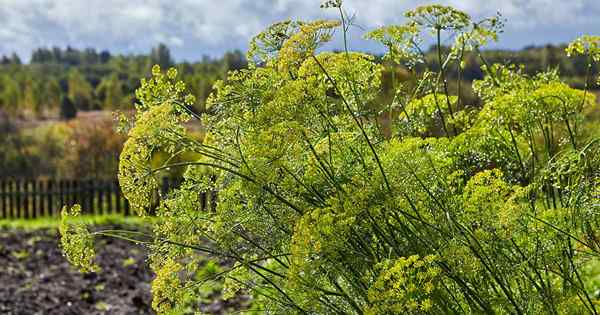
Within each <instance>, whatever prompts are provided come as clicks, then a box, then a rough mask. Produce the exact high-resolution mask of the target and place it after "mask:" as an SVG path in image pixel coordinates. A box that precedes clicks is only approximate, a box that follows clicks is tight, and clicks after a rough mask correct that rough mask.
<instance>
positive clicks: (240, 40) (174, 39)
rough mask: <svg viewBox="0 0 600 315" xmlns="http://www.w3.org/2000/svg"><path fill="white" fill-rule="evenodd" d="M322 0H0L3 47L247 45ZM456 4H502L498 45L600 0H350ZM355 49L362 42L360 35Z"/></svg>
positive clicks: (596, 6) (557, 29)
mask: <svg viewBox="0 0 600 315" xmlns="http://www.w3.org/2000/svg"><path fill="white" fill-rule="evenodd" d="M319 3H320V1H319V0H179V1H173V0H170V1H169V0H0V43H2V44H1V45H0V54H8V53H10V52H12V51H16V52H17V53H19V54H20V55H22V56H28V55H29V53H30V52H31V50H32V49H34V48H36V47H40V46H66V45H72V46H75V47H96V48H99V49H110V50H111V51H116V52H124V53H128V52H147V51H149V49H150V47H152V46H155V45H156V44H157V43H158V42H165V43H166V44H168V45H169V46H170V47H171V48H172V50H173V52H174V54H175V55H176V56H177V57H179V58H187V59H197V58H199V57H200V56H201V55H203V54H211V55H217V54H220V53H222V52H223V51H225V50H229V49H235V48H242V49H243V48H245V47H246V44H247V42H248V40H249V39H250V38H251V37H252V36H253V35H254V34H256V33H258V32H259V31H260V30H262V29H263V28H264V27H266V26H268V25H269V24H270V23H272V22H274V21H278V20H282V19H286V18H299V19H314V18H323V17H332V16H335V12H334V11H332V10H329V11H324V10H321V9H319ZM429 3H440V4H448V5H453V6H455V7H457V8H459V9H462V10H465V11H466V12H468V13H469V14H471V15H472V16H474V17H483V16H489V15H493V14H495V13H496V12H497V11H500V12H501V13H502V14H503V16H504V17H505V18H506V19H507V20H508V23H507V28H506V33H505V34H504V35H503V38H502V42H501V44H500V46H503V47H510V48H519V47H521V46H523V45H526V44H544V43H546V42H564V41H568V40H570V39H572V38H573V37H575V36H578V35H580V34H582V33H586V32H593V31H594V30H597V29H600V20H598V19H597V18H596V17H597V16H598V15H599V14H600V1H598V0H570V1H561V0H488V1H481V0H441V1H431V0H406V1H400V0H346V1H345V6H346V8H347V11H349V12H350V13H356V17H357V20H356V22H357V24H359V25H361V26H363V27H366V28H373V27H376V26H379V25H383V24H387V23H401V22H402V14H403V12H405V11H406V10H408V9H411V8H413V7H415V6H417V5H422V4H429ZM354 44H355V46H357V47H355V48H359V49H360V48H363V45H364V44H363V43H362V42H359V41H356V42H355V43H354Z"/></svg>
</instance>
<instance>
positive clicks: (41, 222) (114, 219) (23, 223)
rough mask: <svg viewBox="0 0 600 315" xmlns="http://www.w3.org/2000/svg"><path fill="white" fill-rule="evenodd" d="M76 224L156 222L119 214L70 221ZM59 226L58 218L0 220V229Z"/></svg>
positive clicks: (81, 217)
mask: <svg viewBox="0 0 600 315" xmlns="http://www.w3.org/2000/svg"><path fill="white" fill-rule="evenodd" d="M71 220H73V221H76V222H82V223H85V224H86V225H116V224H125V225H145V224H149V223H152V222H154V221H155V220H156V218H154V217H143V218H142V217H138V216H124V215H121V214H107V215H82V216H80V217H77V218H73V219H71ZM59 224H60V217H45V218H37V219H3V220H0V228H5V229H22V230H37V229H55V228H58V225H59Z"/></svg>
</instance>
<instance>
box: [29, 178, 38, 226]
mask: <svg viewBox="0 0 600 315" xmlns="http://www.w3.org/2000/svg"><path fill="white" fill-rule="evenodd" d="M37 183H38V181H37V180H31V181H30V182H29V184H30V185H31V217H32V218H37V217H38V213H37V212H38V207H37V201H38V194H37Z"/></svg>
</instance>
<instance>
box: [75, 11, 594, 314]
mask: <svg viewBox="0 0 600 315" xmlns="http://www.w3.org/2000/svg"><path fill="white" fill-rule="evenodd" d="M325 6H326V7H329V8H334V9H337V10H339V12H340V17H341V21H314V22H294V21H287V22H282V23H278V24H275V25H273V26H271V27H270V28H268V29H267V30H266V31H264V32H263V33H261V34H259V35H258V36H256V37H255V38H254V39H253V41H252V42H251V45H250V47H251V48H250V50H249V52H248V59H249V60H250V61H251V63H250V67H249V69H246V70H239V71H233V72H231V73H230V74H229V77H228V79H227V80H226V81H223V82H219V83H217V84H216V86H215V88H216V92H215V93H214V94H213V95H212V96H211V97H210V99H209V101H208V103H207V106H208V108H209V112H210V113H211V115H208V114H207V115H203V116H202V117H197V116H196V115H195V114H194V113H192V112H189V111H188V109H187V107H186V104H191V103H193V100H192V99H191V98H189V97H187V96H185V92H184V89H185V87H184V85H183V84H182V83H180V82H176V81H175V77H176V76H177V74H176V72H175V71H174V70H169V71H168V72H167V74H166V75H165V74H163V73H161V72H160V68H159V67H155V69H154V71H153V77H152V78H151V79H149V80H143V81H142V86H141V88H140V89H139V90H138V92H137V98H138V99H139V100H140V102H139V104H136V108H137V115H136V119H135V121H134V126H133V127H132V129H131V130H130V131H129V137H128V140H127V142H126V143H125V146H124V149H123V152H122V154H121V162H120V170H119V179H120V183H121V186H122V188H123V191H124V193H125V194H126V196H127V198H128V199H129V201H130V202H131V204H132V205H133V206H134V207H135V208H137V209H138V210H139V211H140V213H141V214H144V213H145V212H146V211H147V210H148V208H149V207H150V206H151V205H152V204H153V203H154V202H155V201H156V200H154V199H155V198H156V197H155V196H156V195H157V194H156V191H157V189H158V176H159V174H160V172H161V171H163V170H165V169H167V168H174V167H184V168H185V173H184V179H185V180H184V182H183V184H182V186H181V187H180V188H178V189H175V190H173V191H171V192H169V193H168V194H166V195H162V196H160V207H159V209H158V210H157V215H158V216H159V217H160V218H161V222H160V224H157V225H156V226H155V228H154V242H153V244H152V246H151V251H152V254H151V256H150V261H151V265H152V267H153V268H154V269H155V270H156V274H157V278H156V279H155V286H156V287H157V289H156V292H159V293H160V294H157V295H155V299H157V300H156V301H155V303H153V305H157V308H158V309H159V310H160V311H161V312H169V311H173V310H177V309H181V308H182V307H184V305H185V303H186V301H189V296H188V295H186V289H187V288H193V284H194V283H195V281H198V280H195V279H194V278H193V277H187V276H185V275H186V274H188V273H186V272H184V271H186V270H188V271H189V270H194V269H195V268H196V267H197V266H195V260H193V259H189V258H190V257H193V255H194V253H197V252H205V253H209V254H210V255H213V256H214V257H215V258H216V259H224V260H227V261H230V262H233V264H232V265H231V267H230V268H229V269H228V270H226V271H225V272H223V273H221V274H220V276H221V277H222V278H223V279H224V281H225V288H224V290H225V292H226V293H227V294H228V295H232V294H235V293H236V292H240V290H242V292H250V293H251V294H252V295H253V298H254V299H253V303H254V305H253V307H252V309H253V310H257V312H259V313H264V312H267V313H336V314H346V313H352V314H354V313H357V314H363V313H365V314H394V313H396V314H397V313H432V314H441V313H444V314H445V313H520V314H522V313H528V314H529V313H531V314H537V313H552V314H556V313H573V314H579V313H585V312H589V313H596V311H597V304H598V303H599V302H600V300H599V297H598V292H597V291H596V290H597V280H595V279H598V277H599V276H600V274H599V272H600V268H598V267H599V266H598V253H599V251H598V250H599V248H600V247H599V245H600V243H599V241H598V237H599V235H598V233H597V231H598V227H599V226H598V223H599V221H598V220H599V219H600V218H599V217H598V213H599V212H598V210H599V209H598V200H597V198H598V197H597V196H598V193H599V191H598V188H597V186H596V185H597V183H598V181H599V178H598V169H599V167H600V159H599V157H600V155H599V154H598V153H600V152H599V150H600V147H599V146H598V142H597V141H596V138H594V136H597V135H590V136H587V137H586V136H584V133H582V130H581V125H582V124H583V123H584V122H585V120H586V116H585V115H584V113H585V112H586V110H587V108H589V107H591V106H594V103H595V102H594V97H593V95H591V94H590V93H588V92H587V91H580V90H576V89H572V88H570V87H569V86H567V85H566V84H564V83H562V82H561V81H560V80H559V78H558V76H557V74H556V73H554V72H545V73H540V74H538V75H535V76H527V75H525V74H523V73H522V72H521V70H520V69H519V68H515V67H507V66H503V65H486V66H485V67H483V71H484V73H486V77H485V78H484V79H483V80H481V81H478V82H476V83H475V84H474V90H475V91H476V93H477V94H478V97H479V98H480V99H481V102H482V104H483V105H482V106H480V107H479V106H474V105H472V104H467V103H464V100H462V99H461V98H460V94H459V95H458V96H454V95H450V93H449V92H448V88H447V86H446V83H445V82H446V79H445V71H446V70H447V69H445V68H444V67H442V68H441V69H438V70H439V71H437V72H431V71H426V72H425V73H424V74H423V75H422V77H420V80H419V82H418V84H416V85H415V88H414V89H412V90H406V89H405V88H404V87H403V86H401V85H399V84H396V83H394V84H393V88H394V89H395V90H396V93H395V97H394V99H393V101H392V102H391V103H390V104H377V103H376V102H374V100H376V99H378V97H379V96H380V95H379V93H381V86H380V85H381V80H380V79H381V76H382V73H384V72H386V73H390V69H385V67H394V66H395V65H396V64H398V63H406V64H409V65H418V64H420V63H422V62H424V60H422V58H420V57H421V56H420V51H421V49H419V48H418V47H416V46H415V45H416V44H417V43H419V42H421V41H427V39H424V38H423V37H424V36H428V34H433V38H434V41H436V43H437V49H438V51H439V54H438V56H439V63H438V64H443V65H449V64H452V63H451V62H444V60H449V61H452V62H455V63H457V64H460V63H461V61H462V60H461V58H462V56H463V53H464V52H466V51H473V52H475V53H478V52H479V49H480V47H481V46H483V45H484V44H486V43H487V42H488V41H490V40H495V38H496V34H497V33H498V32H499V29H500V27H501V23H500V21H501V20H500V19H499V18H498V17H495V18H490V19H485V20H482V21H472V20H471V18H470V17H469V16H468V15H466V14H465V13H463V12H460V11H457V10H455V9H452V8H449V7H443V6H437V5H436V6H426V7H419V8H417V9H415V10H413V11H410V12H408V13H407V14H406V17H407V20H408V22H407V24H405V25H400V26H386V27H383V28H381V29H378V30H375V31H373V32H371V33H369V34H368V35H367V37H369V38H372V39H374V40H377V41H379V42H381V43H382V44H384V45H385V46H386V47H387V48H388V49H389V50H388V54H387V55H386V56H385V58H386V59H387V60H388V61H389V62H386V63H383V64H377V63H375V62H374V58H373V57H372V56H370V55H368V54H364V53H358V52H351V51H347V50H344V51H342V52H336V53H334V52H319V53H317V50H318V48H319V46H320V45H321V44H322V43H325V42H327V41H328V40H330V38H331V35H332V33H333V31H334V29H337V28H338V27H341V30H342V32H345V31H346V30H347V29H348V28H347V27H348V23H349V19H348V18H347V17H346V16H345V15H344V14H343V12H344V11H343V10H342V9H341V1H328V2H327V3H326V4H325ZM445 35H453V38H455V43H454V44H453V46H452V47H451V48H450V50H444V51H443V50H442V49H441V42H443V41H442V36H445ZM597 44H598V39H594V38H586V39H585V40H584V41H582V42H578V43H576V45H574V46H571V47H570V49H569V51H570V52H571V53H576V54H593V55H594V56H600V55H599V54H598V52H596V51H595V47H597ZM419 66H421V67H425V66H427V65H426V64H425V65H423V64H420V65H419ZM382 118H386V119H387V120H388V123H389V125H390V126H391V132H389V133H387V132H385V131H384V128H382V123H381V121H382ZM191 119H199V120H200V121H201V123H202V125H203V126H204V127H205V129H206V137H205V139H204V142H203V143H200V142H198V141H196V140H194V139H193V138H191V137H189V136H187V135H186V130H185V128H184V126H183V123H184V122H187V121H188V120H191ZM158 151H160V152H163V153H167V154H170V155H171V156H174V157H176V156H179V155H180V154H182V153H183V152H186V153H189V152H193V153H196V154H199V155H201V158H199V159H197V160H189V161H187V162H178V163H171V164H169V163H166V164H165V165H164V166H161V167H153V166H152V165H151V163H150V162H151V160H152V156H153V154H154V153H155V152H158ZM212 190H218V191H219V194H218V206H217V209H216V210H215V211H211V212H201V211H198V209H200V204H201V200H200V198H199V196H200V193H202V192H207V191H212ZM83 237H87V236H86V235H85V233H84V235H83ZM73 243H74V244H75V242H73ZM80 243H86V244H87V243H88V242H80ZM74 253H77V251H74ZM190 292H191V291H190ZM186 296H188V298H184V297H186Z"/></svg>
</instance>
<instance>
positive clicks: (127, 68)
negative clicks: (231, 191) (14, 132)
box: [0, 44, 598, 118]
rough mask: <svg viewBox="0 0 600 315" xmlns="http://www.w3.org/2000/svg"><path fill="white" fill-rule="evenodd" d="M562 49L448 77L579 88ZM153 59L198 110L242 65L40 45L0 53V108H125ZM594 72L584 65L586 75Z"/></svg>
mask: <svg viewBox="0 0 600 315" xmlns="http://www.w3.org/2000/svg"><path fill="white" fill-rule="evenodd" d="M564 48H565V46H562V45H559V46H553V45H547V46H543V47H526V48H524V49H522V50H519V51H508V50H488V51H486V52H485V53H484V57H485V60H479V59H476V58H475V56H474V55H471V56H466V58H465V60H466V62H465V64H464V67H465V69H464V72H463V73H462V77H461V78H458V75H457V74H458V72H457V71H455V72H454V73H452V72H450V73H448V77H449V78H450V79H453V80H455V81H456V80H459V79H460V80H462V81H466V82H470V81H473V80H476V79H480V78H482V77H483V73H482V71H481V63H482V62H487V63H489V64H493V63H497V62H501V63H505V64H506V63H511V64H516V65H523V66H524V71H525V72H526V73H537V72H539V71H541V70H547V69H557V70H558V71H559V72H560V74H561V76H562V77H563V78H564V79H565V80H566V81H567V82H569V83H570V84H571V85H573V86H575V87H579V88H582V87H583V86H584V85H585V83H584V82H585V76H586V72H587V71H588V69H587V67H586V64H587V63H586V60H585V59H583V58H567V57H566V54H565V53H564ZM424 59H425V62H427V63H428V64H429V65H430V68H433V69H435V68H436V62H437V56H436V55H435V53H434V50H429V51H427V52H425V58H424ZM154 64H159V65H160V66H161V67H162V68H168V67H176V68H177V69H178V70H179V73H180V74H181V78H182V79H183V81H184V82H185V83H186V85H187V87H188V89H189V90H190V91H191V92H192V93H193V94H194V95H196V97H197V104H195V106H194V107H195V110H197V111H202V110H203V109H204V101H205V100H206V97H207V96H208V95H209V94H210V91H211V89H212V84H213V83H214V82H215V81H216V80H218V79H224V78H225V76H226V73H227V71H229V70H233V69H241V68H244V67H246V66H247V63H246V60H245V57H244V54H243V53H242V52H240V51H233V52H227V53H225V54H224V55H223V56H222V57H221V58H209V57H204V58H203V59H202V60H200V61H197V62H192V63H190V62H182V63H175V62H174V60H173V58H172V56H171V53H170V51H169V49H168V47H167V46H165V45H163V44H160V45H158V46H157V47H155V48H153V49H152V51H151V52H150V53H149V54H147V55H113V54H111V53H110V52H108V51H100V52H99V51H97V50H95V49H93V48H88V49H84V50H78V49H74V48H71V47H67V48H66V49H62V48H57V47H55V48H51V49H48V48H39V49H36V50H35V51H33V53H32V56H31V60H30V62H29V63H23V62H21V59H20V58H19V57H18V56H17V55H16V54H12V55H10V56H1V57H0V112H3V113H4V114H7V115H9V116H19V117H29V118H44V117H58V116H60V117H62V118H71V117H74V116H75V114H76V112H77V111H87V110H115V109H129V108H132V106H131V104H132V103H133V102H134V101H135V98H134V91H135V89H136V87H137V86H138V85H139V80H140V78H143V77H147V76H148V75H149V74H150V69H151V67H152V65H154ZM597 70H598V69H596V68H592V69H589V71H590V74H594V73H597ZM399 72H401V73H404V74H405V79H407V80H408V77H410V76H411V74H410V72H408V71H406V69H399ZM401 78H402V77H401ZM385 79H386V77H384V81H385ZM592 81H593V80H592ZM385 86H386V85H385V84H384V87H385ZM592 88H595V87H592Z"/></svg>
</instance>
